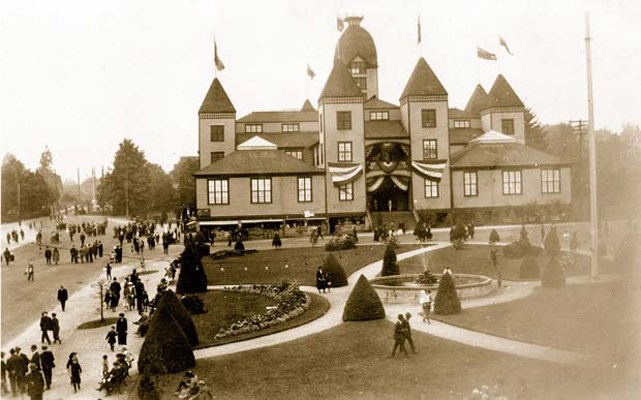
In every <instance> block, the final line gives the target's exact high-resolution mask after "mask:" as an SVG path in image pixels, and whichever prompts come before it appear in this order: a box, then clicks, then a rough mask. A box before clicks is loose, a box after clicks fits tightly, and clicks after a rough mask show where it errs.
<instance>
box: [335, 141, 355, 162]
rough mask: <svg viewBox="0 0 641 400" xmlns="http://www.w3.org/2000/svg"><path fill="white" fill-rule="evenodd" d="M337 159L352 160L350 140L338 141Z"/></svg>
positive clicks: (340, 160) (341, 160)
mask: <svg viewBox="0 0 641 400" xmlns="http://www.w3.org/2000/svg"><path fill="white" fill-rule="evenodd" d="M338 161H339V162H343V161H352V142H338Z"/></svg>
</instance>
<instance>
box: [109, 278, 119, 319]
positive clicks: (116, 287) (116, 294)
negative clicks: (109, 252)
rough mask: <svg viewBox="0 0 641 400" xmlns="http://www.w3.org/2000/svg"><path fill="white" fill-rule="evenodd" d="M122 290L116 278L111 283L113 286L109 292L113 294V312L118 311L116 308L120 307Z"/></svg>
mask: <svg viewBox="0 0 641 400" xmlns="http://www.w3.org/2000/svg"><path fill="white" fill-rule="evenodd" d="M121 290H122V287H121V286H120V283H118V278H116V277H114V280H113V282H111V285H110V286H109V291H110V292H111V311H116V307H118V303H119V302H120V291H121Z"/></svg>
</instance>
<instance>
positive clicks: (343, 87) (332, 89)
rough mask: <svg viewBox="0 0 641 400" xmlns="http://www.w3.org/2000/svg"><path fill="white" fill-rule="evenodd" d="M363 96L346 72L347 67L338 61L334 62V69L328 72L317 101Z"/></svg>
mask: <svg viewBox="0 0 641 400" xmlns="http://www.w3.org/2000/svg"><path fill="white" fill-rule="evenodd" d="M360 96H363V92H362V91H361V88H359V87H358V85H357V84H356V81H354V78H352V75H351V74H350V73H349V71H348V70H347V66H346V65H345V64H343V62H342V61H340V60H335V61H334V68H332V72H330V74H329V77H328V78H327V82H325V86H324V87H323V91H322V92H321V94H320V96H319V99H322V98H324V97H360Z"/></svg>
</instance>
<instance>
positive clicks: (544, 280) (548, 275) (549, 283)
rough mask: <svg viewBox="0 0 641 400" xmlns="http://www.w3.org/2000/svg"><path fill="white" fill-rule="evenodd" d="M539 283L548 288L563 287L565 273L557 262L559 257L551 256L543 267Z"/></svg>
mask: <svg viewBox="0 0 641 400" xmlns="http://www.w3.org/2000/svg"><path fill="white" fill-rule="evenodd" d="M541 285H542V286H543V287H548V288H560V287H565V274H564V273H563V267H562V266H561V263H560V262H559V257H556V256H555V257H552V258H551V259H550V261H549V262H548V265H546V266H545V269H543V274H542V275H541Z"/></svg>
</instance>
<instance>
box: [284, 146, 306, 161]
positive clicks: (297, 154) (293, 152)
mask: <svg viewBox="0 0 641 400" xmlns="http://www.w3.org/2000/svg"><path fill="white" fill-rule="evenodd" d="M285 154H287V155H288V156H292V157H296V158H298V159H299V160H302V159H303V150H302V149H292V150H285Z"/></svg>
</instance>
